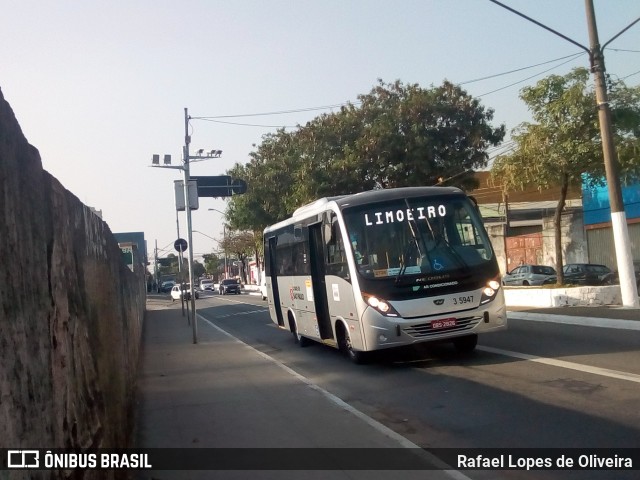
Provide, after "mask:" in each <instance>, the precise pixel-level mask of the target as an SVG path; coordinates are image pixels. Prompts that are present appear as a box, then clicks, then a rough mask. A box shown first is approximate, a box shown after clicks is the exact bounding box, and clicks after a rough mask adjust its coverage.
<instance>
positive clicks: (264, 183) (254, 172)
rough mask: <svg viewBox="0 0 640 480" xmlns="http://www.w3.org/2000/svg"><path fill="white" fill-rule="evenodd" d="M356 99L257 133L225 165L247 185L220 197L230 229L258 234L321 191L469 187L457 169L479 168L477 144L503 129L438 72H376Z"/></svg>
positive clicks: (482, 158)
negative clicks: (241, 156)
mask: <svg viewBox="0 0 640 480" xmlns="http://www.w3.org/2000/svg"><path fill="white" fill-rule="evenodd" d="M358 100H359V103H360V105H359V106H356V105H352V104H349V105H347V106H344V107H342V108H341V109H340V110H339V111H337V112H334V113H331V114H323V115H320V116H318V117H316V118H315V119H313V120H312V121H310V122H308V123H307V124H306V125H304V126H300V127H299V128H298V130H296V131H295V132H287V131H285V130H284V129H282V130H278V131H277V132H276V133H272V134H268V135H265V136H264V137H263V139H262V143H261V144H260V145H259V146H257V148H256V150H255V151H254V152H252V153H251V154H250V161H249V162H248V163H247V164H246V165H240V164H236V165H235V166H234V167H233V168H232V169H231V170H230V171H229V172H228V173H229V174H230V175H231V176H233V177H236V178H242V179H243V180H245V181H246V182H247V185H248V190H247V193H245V194H243V195H239V196H234V197H232V198H231V200H230V202H229V207H228V212H227V213H228V214H227V218H228V220H229V224H230V225H231V226H232V228H234V229H238V230H247V231H252V232H254V234H255V235H259V234H260V232H262V230H263V229H264V228H265V227H266V226H267V225H270V224H273V223H276V222H278V221H280V220H283V219H285V218H287V217H288V216H290V215H291V214H292V213H293V211H294V210H295V209H296V208H298V207H299V206H301V205H304V204H306V203H309V202H311V201H313V200H315V199H317V198H321V197H324V196H334V195H344V194H349V193H357V192H361V191H364V190H371V189H374V188H389V187H401V186H417V185H435V184H437V183H439V181H440V180H441V179H447V178H451V177H453V178H452V181H451V182H450V183H449V184H454V185H458V186H460V187H462V188H468V187H471V186H474V185H473V184H472V183H470V179H471V178H472V176H471V175H467V176H465V175H462V174H463V173H464V172H467V171H469V170H472V169H479V168H483V167H485V166H486V165H487V162H488V156H487V148H489V147H491V146H495V145H498V144H499V143H500V142H501V141H502V139H503V137H504V134H505V128H504V126H500V127H498V128H493V127H492V126H491V125H490V122H491V120H492V119H493V111H492V110H491V109H485V108H484V107H483V106H482V105H481V104H480V102H479V101H478V100H477V99H474V98H473V97H471V96H469V95H468V94H467V93H466V92H465V91H464V90H462V89H461V88H460V87H458V86H455V85H453V84H451V83H449V82H447V81H445V82H444V83H443V84H442V85H441V86H439V87H432V88H429V89H423V88H421V87H419V86H418V85H415V84H414V85H403V84H402V83H401V82H399V81H397V82H395V83H393V84H385V83H383V82H382V81H379V83H378V85H377V86H376V87H375V88H373V89H372V91H371V92H370V93H369V94H367V95H360V96H359V97H358Z"/></svg>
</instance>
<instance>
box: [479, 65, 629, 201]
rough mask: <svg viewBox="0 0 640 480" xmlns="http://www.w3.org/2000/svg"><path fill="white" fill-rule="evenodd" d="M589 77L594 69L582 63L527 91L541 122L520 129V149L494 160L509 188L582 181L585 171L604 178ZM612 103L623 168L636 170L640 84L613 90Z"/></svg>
mask: <svg viewBox="0 0 640 480" xmlns="http://www.w3.org/2000/svg"><path fill="white" fill-rule="evenodd" d="M588 80H589V72H588V71H587V70H585V69H583V68H577V69H575V70H573V71H572V72H570V73H569V74H567V75H565V76H558V75H551V76H549V77H546V78H544V79H542V80H540V81H539V82H538V83H537V84H536V85H534V86H532V87H526V88H524V89H523V90H522V91H521V94H520V98H521V99H522V100H523V101H524V102H525V103H526V104H527V106H528V107H529V110H530V111H531V113H532V116H533V119H534V120H535V122H536V123H522V124H521V125H519V126H518V127H517V128H516V129H514V131H513V133H512V139H513V140H514V142H515V144H516V147H515V150H514V151H513V153H511V154H508V155H502V156H500V157H498V158H497V159H496V161H495V163H494V164H493V167H492V169H491V174H492V177H493V178H494V179H495V180H497V181H499V182H500V183H501V184H502V186H503V188H504V190H505V191H509V190H513V189H522V188H524V187H526V186H530V185H535V186H537V187H538V188H540V189H547V188H550V187H556V186H562V185H563V184H564V183H565V182H566V183H567V184H568V185H580V184H581V183H582V174H583V173H587V174H589V176H590V178H591V179H593V180H592V181H594V182H597V181H600V180H601V179H602V178H603V177H604V173H605V172H604V158H603V154H602V141H601V137H600V126H599V121H598V111H597V108H596V99H595V92H594V89H593V87H592V86H589V85H588ZM610 105H611V111H612V120H613V130H614V137H615V143H616V145H617V151H618V156H619V161H620V166H621V170H622V172H626V173H628V174H632V173H633V172H634V171H637V170H638V169H639V167H640V157H639V156H638V146H639V143H638V139H639V138H640V127H639V126H638V125H640V89H638V88H637V87H636V88H627V87H626V86H625V85H624V84H623V83H622V82H619V83H618V84H616V86H615V87H614V88H613V89H612V91H611V93H610Z"/></svg>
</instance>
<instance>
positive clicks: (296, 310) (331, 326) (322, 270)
mask: <svg viewBox="0 0 640 480" xmlns="http://www.w3.org/2000/svg"><path fill="white" fill-rule="evenodd" d="M264 244H265V274H266V284H267V290H268V304H269V313H270V315H271V319H272V320H273V321H274V323H276V324H277V325H278V326H279V327H281V328H283V329H286V330H289V331H290V332H291V333H292V334H293V337H294V340H295V341H296V342H297V343H299V344H300V345H301V346H304V345H307V344H308V343H309V341H317V342H320V343H323V344H326V345H330V346H332V347H335V348H339V349H341V350H343V351H344V352H345V353H346V354H347V355H348V356H349V357H350V358H351V359H352V360H353V361H354V362H356V363H360V362H362V361H363V360H365V357H366V352H370V351H373V350H379V349H386V348H393V347H400V346H405V345H410V344H415V343H419V342H428V341H441V340H447V341H452V342H453V344H454V345H455V347H456V348H457V349H458V350H459V351H463V352H468V351H472V350H473V349H474V348H475V346H476V344H477V340H478V337H477V334H479V333H484V332H493V331H498V330H502V329H505V328H506V327H507V314H506V308H505V303H504V293H503V291H502V288H501V282H500V270H499V268H498V263H497V261H496V256H495V254H494V251H493V248H492V247H491V243H490V241H489V237H488V235H487V232H486V231H485V229H484V226H483V223H482V219H481V216H480V212H479V210H478V208H477V205H476V203H475V202H474V201H472V200H471V199H470V198H469V197H468V196H467V195H465V194H464V193H463V192H462V191H461V190H459V189H457V188H451V187H407V188H396V189H388V190H373V191H369V192H363V193H358V194H354V195H345V196H340V197H329V198H322V199H320V200H317V201H316V202H313V203H311V204H309V205H306V206H304V207H300V208H299V209H297V210H296V211H295V212H294V214H293V216H292V217H291V218H289V219H287V220H284V221H282V222H280V223H277V224H275V225H272V226H270V227H267V228H266V229H265V231H264Z"/></svg>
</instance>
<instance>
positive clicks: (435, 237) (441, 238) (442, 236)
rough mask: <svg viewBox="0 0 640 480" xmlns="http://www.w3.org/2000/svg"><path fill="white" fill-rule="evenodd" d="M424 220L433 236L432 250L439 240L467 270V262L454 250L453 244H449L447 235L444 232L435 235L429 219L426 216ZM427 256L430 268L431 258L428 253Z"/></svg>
mask: <svg viewBox="0 0 640 480" xmlns="http://www.w3.org/2000/svg"><path fill="white" fill-rule="evenodd" d="M424 220H425V222H427V226H428V227H429V231H430V232H431V237H432V238H433V241H434V242H435V243H434V248H433V249H432V251H433V250H434V249H435V248H436V247H437V246H438V245H439V244H440V242H442V243H444V244H445V245H446V247H447V250H448V251H450V252H451V254H452V256H453V257H454V258H455V259H456V261H457V262H458V265H459V266H460V267H462V268H463V269H464V270H468V269H469V265H468V264H467V262H466V261H465V259H464V258H462V255H460V253H458V252H457V251H456V249H455V248H454V247H453V245H451V243H449V240H447V237H446V236H445V234H444V232H441V233H440V234H438V235H436V233H435V231H434V230H433V226H432V225H431V222H430V221H429V219H428V218H426V217H425V219H424ZM427 258H429V264H430V265H431V268H433V264H431V258H430V257H429V255H428V254H427Z"/></svg>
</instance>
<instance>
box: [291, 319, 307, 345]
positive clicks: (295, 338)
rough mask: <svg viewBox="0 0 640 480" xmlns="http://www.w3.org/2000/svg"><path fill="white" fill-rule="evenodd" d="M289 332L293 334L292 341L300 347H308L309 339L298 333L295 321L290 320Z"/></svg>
mask: <svg viewBox="0 0 640 480" xmlns="http://www.w3.org/2000/svg"><path fill="white" fill-rule="evenodd" d="M291 333H292V334H293V341H294V342H296V343H297V344H298V346H299V347H300V348H304V347H308V346H309V345H310V344H311V340H309V339H308V338H307V337H303V336H302V335H300V334H299V333H298V326H297V325H296V322H295V321H291Z"/></svg>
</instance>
